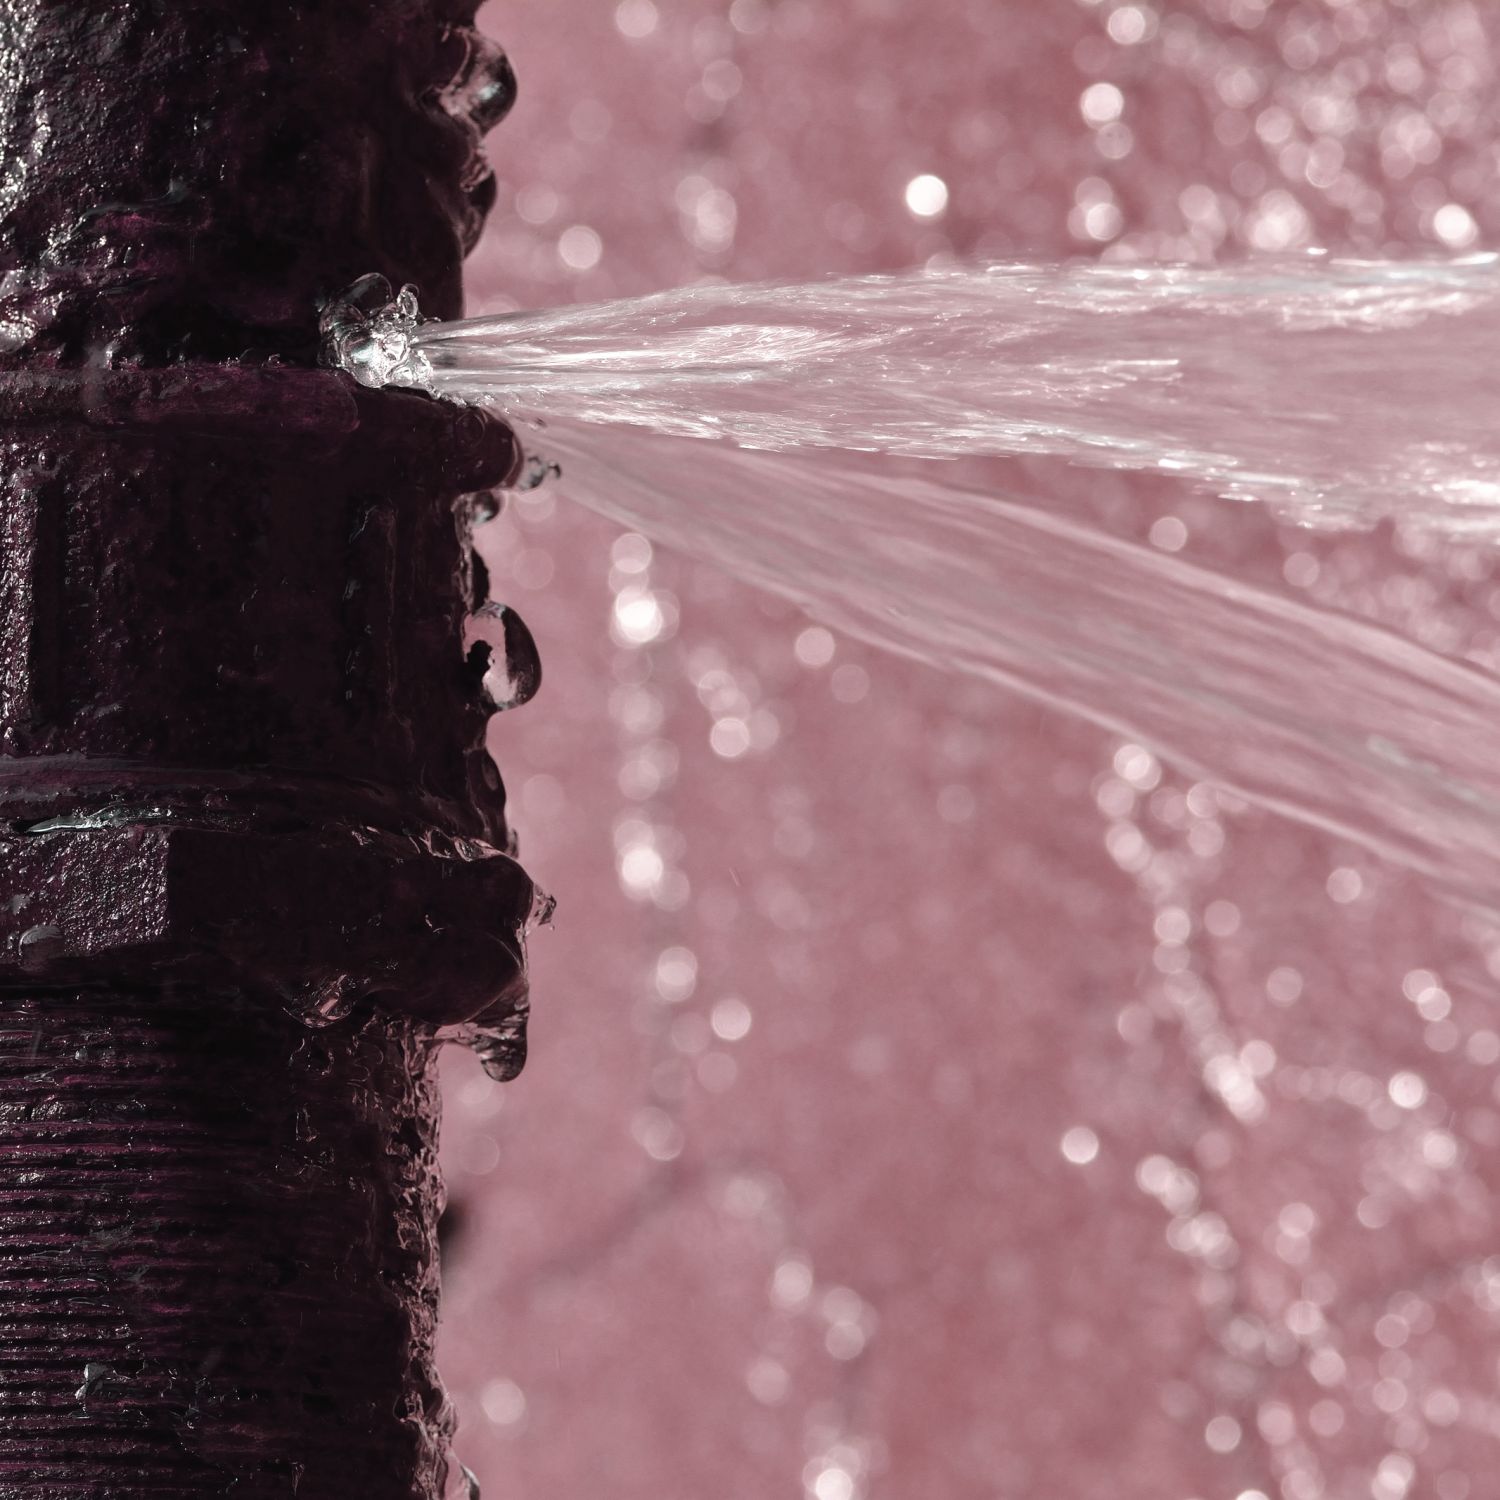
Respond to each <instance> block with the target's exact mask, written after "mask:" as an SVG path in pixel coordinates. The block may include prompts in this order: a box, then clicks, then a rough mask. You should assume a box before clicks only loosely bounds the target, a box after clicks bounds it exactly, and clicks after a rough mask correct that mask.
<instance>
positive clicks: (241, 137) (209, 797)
mask: <svg viewBox="0 0 1500 1500" xmlns="http://www.w3.org/2000/svg"><path fill="white" fill-rule="evenodd" d="M473 9H474V5H473V0H359V3H355V0H318V3H316V4H313V3H310V0H309V3H302V4H288V3H285V0H256V3H255V4H251V5H246V4H243V3H233V4H231V3H229V0H87V3H79V0H0V1497H10V1496H32V1495H36V1496H41V1495H45V1496H47V1497H49V1500H83V1497H88V1500H107V1497H122V1500H123V1497H126V1496H129V1497H132V1500H136V1497H154V1496H158V1495H162V1496H168V1495H170V1496H191V1497H198V1496H219V1495H232V1496H235V1497H237V1500H261V1497H272V1496H275V1497H284V1496H293V1495H295V1496H299V1497H302V1500H324V1497H327V1500H335V1497H337V1500H355V1497H358V1500H431V1497H435V1496H438V1495H441V1494H444V1493H445V1492H446V1493H448V1494H452V1493H454V1492H455V1489H454V1486H455V1483H456V1480H457V1474H456V1471H454V1470H453V1469H452V1468H451V1466H450V1464H449V1459H448V1453H447V1444H448V1437H449V1429H450V1426H451V1421H450V1417H449V1414H448V1408H447V1406H446V1403H445V1402H444V1400H443V1398H442V1395H441V1388H440V1386H439V1385H438V1384H437V1380H436V1376H435V1374H434V1372H433V1368H432V1358H431V1355H432V1336H433V1328H434V1322H435V1317H436V1272H435V1257H434V1229H435V1220H436V1214H437V1211H438V1208H439V1204H440V1197H441V1189H440V1185H439V1182H438V1179H437V1175H436V1168H435V1163H434V1139H435V1132H436V1093H435V1089H434V1085H433V1076H432V1066H431V1059H432V1052H433V1047H434V1045H435V1042H434V1037H435V1035H436V1033H437V1032H438V1030H439V1029H441V1028H444V1027H450V1028H456V1027H462V1026H463V1025H465V1024H467V1023H471V1022H473V1021H474V1019H475V1018H476V1017H478V1018H480V1019H481V1020H482V1021H483V1022H484V1023H485V1024H486V1025H488V1026H489V1027H490V1028H491V1029H492V1030H498V1031H501V1032H505V1033H511V1034H516V1035H517V1040H516V1041H515V1042H514V1043H513V1045H512V1056H511V1057H510V1059H509V1062H510V1065H511V1066H515V1065H518V1063H519V1060H520V1057H521V1056H522V1055H523V1054H524V1048H523V1044H522V1043H521V1041H520V1040H519V1026H520V1021H521V1019H522V1018H523V1017H524V1009H525V979H524V972H523V964H522V961H521V954H522V947H521V944H522V939H523V932H524V926H525V923H526V921H527V917H528V913H529V911H530V910H531V905H532V901H533V894H534V893H533V888H532V885H531V883H530V881H529V880H528V879H527V878H526V876H525V875H524V873H523V872H522V871H521V869H520V867H519V866H518V865H516V864H515V862H514V861H513V860H512V859H510V858H509V857H508V856H507V854H506V853H505V852H504V851H506V850H507V848H508V834H507V830H506V827H505V822H504V815H503V808H504V795H503V791H502V789H501V787H500V782H499V777H498V776H497V775H496V773H495V771H494V767H493V766H492V765H491V763H490V762H489V760H488V759H487V758H486V756H485V754H484V751H483V746H482V738H483V727H484V722H485V719H486V717H487V713H488V710H487V708H486V707H485V705H484V703H483V701H482V699H481V695H480V692H479V683H478V680H477V677H478V675H480V672H479V669H480V668H481V667H482V666H483V663H476V662H474V661H473V660H472V659H469V660H466V658H465V656H464V652H463V646H462V628H463V621H464V617H465V614H466V611H467V609H468V607H469V605H470V603H471V602H472V601H471V599H470V592H471V589H472V580H471V560H470V555H469V547H468V541H467V534H466V523H465V513H464V507H463V504H462V503H461V501H460V497H461V496H462V495H464V494H465V493H466V492H470V491H475V490H480V489H485V488H489V487H492V486H494V485H497V484H500V483H502V482H504V481H505V480H506V479H507V478H508V477H509V476H510V475H511V473H512V471H513V469H514V466H515V461H516V452H515V446H514V442H513V440H512V437H511V434H510V432H509V431H508V430H507V429H506V428H504V427H503V426H501V425H500V424H498V423H495V422H493V421H490V420H488V419H485V418H483V417H480V416H478V415H476V414H474V413H472V412H466V411H462V410H459V409H457V408H447V407H443V406H440V405H438V404H437V403H434V402H430V401H428V400H426V399H425V398H423V397H420V396H416V395H412V394H401V393H388V392H372V391H365V390H362V389H358V388H356V387H355V386H354V385H353V384H352V383H351V382H349V381H348V380H347V379H346V378H345V377H343V376H342V375H337V374H334V373H332V372H328V371H320V370H317V369H316V368H314V366H315V364H316V358H317V348H316V339H317V335H316V326H317V314H318V308H319V306H320V304H322V303H323V302H325V301H326V300H327V299H328V298H330V297H331V296H333V295H335V294H336V293H337V292H338V291H339V290H340V289H341V288H342V287H343V286H345V285H347V284H348V283H350V282H351V281H353V280H354V279H355V278H356V277H358V276H360V275H361V274H363V273H367V272H371V271H375V272H381V273H383V274H385V275H387V276H389V277H391V278H392V279H393V280H394V281H396V282H397V283H398V284H399V283H400V282H404V281H411V282H414V283H416V284H417V285H418V286H419V287H420V289H421V294H422V299H423V305H424V306H425V307H426V308H428V309H430V310H431V311H433V312H436V313H439V314H442V315H445V316H451V315H454V314H457V313H458V312H459V311H460V290H459V270H460V261H461V257H462V254H463V252H464V250H465V249H466V248H467V246H468V245H469V244H471V243H472V241H473V238H474V236H475V235H476V234H477V232H478V227H479V223H480V220H481V218H482V216H483V212H484V210H485V208H486V207H487V206H488V202H489V199H490V197H491V196H492V191H493V189H492V183H491V181H490V179H489V177H488V174H487V172H486V171H485V169H484V167H483V164H482V160H481V158H480V156H479V152H478V142H479V136H480V134H481V133H482V131H483V129H485V128H487V127H488V125H490V124H493V123H494V122H495V120H496V119H497V118H498V117H499V115H500V114H502V113H503V112H504V107H505V105H506V104H508V102H509V99H510V97H511V93H512V91H513V82H512V80H511V79H510V75H509V71H508V68H507V67H506V66H505V64H504V62H503V59H502V58H500V57H499V56H498V54H497V53H495V52H494V50H493V49H492V48H490V47H489V46H488V45H487V44H484V43H482V42H481V41H480V40H479V39H478V38H477V37H476V36H475V34H474V33H473V31H472V30H471V22H472V19H473Z"/></svg>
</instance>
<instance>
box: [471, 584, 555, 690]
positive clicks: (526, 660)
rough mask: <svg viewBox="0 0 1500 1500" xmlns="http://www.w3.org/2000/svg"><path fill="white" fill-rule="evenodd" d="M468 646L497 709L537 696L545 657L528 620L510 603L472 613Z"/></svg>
mask: <svg viewBox="0 0 1500 1500" xmlns="http://www.w3.org/2000/svg"><path fill="white" fill-rule="evenodd" d="M464 648H465V654H466V656H467V657H468V660H469V662H470V664H471V666H472V667H474V669H475V670H476V671H478V672H479V674H480V682H481V685H482V686H483V688H484V692H485V696H486V697H488V698H489V700H490V702H491V703H493V704H494V706H495V708H496V710H497V711H499V712H502V713H503V712H504V711H505V710H506V709H508V708H519V707H520V706H521V705H522V704H523V703H529V702H530V701H531V700H532V699H533V698H534V697H536V693H537V689H538V688H539V687H541V685H542V659H541V657H540V656H539V655H538V654H537V649H536V641H535V640H533V639H532V635H531V631H530V630H528V629H527V628H526V622H525V621H524V620H523V619H522V618H521V617H520V615H518V614H517V613H516V612H515V610H513V609H511V608H510V607H509V606H508V605H505V604H486V605H485V606H484V608H483V609H480V610H476V611H475V612H474V613H473V614H472V615H470V616H469V620H468V626H467V628H466V630H465V632H464Z"/></svg>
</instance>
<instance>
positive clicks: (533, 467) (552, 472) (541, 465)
mask: <svg viewBox="0 0 1500 1500" xmlns="http://www.w3.org/2000/svg"><path fill="white" fill-rule="evenodd" d="M561 478H562V465H561V464H557V463H553V462H552V461H551V460H550V459H546V458H542V457H540V456H538V455H535V454H534V455H532V457H530V458H528V459H527V460H526V467H525V468H524V469H523V470H522V471H521V477H520V478H519V479H518V480H516V483H515V486H514V487H515V488H516V489H518V490H520V491H522V492H523V493H524V492H525V491H527V490H539V489H541V487H542V486H543V485H544V484H546V482H547V481H548V480H549V479H561Z"/></svg>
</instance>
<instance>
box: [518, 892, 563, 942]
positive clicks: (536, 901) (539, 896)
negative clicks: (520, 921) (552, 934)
mask: <svg viewBox="0 0 1500 1500" xmlns="http://www.w3.org/2000/svg"><path fill="white" fill-rule="evenodd" d="M556 915H557V897H556V896H554V895H553V894H552V893H551V892H550V891H544V890H543V889H542V888H541V886H539V885H533V887H532V893H531V911H530V912H529V913H528V914H527V917H526V927H525V929H524V930H525V931H526V932H528V933H531V932H535V931H536V930H537V928H538V927H550V926H551V925H552V919H553V918H554V917H555V916H556Z"/></svg>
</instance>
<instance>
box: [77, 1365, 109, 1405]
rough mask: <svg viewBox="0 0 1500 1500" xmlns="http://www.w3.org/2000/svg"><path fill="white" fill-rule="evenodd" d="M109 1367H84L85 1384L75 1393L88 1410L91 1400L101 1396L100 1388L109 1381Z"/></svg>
mask: <svg viewBox="0 0 1500 1500" xmlns="http://www.w3.org/2000/svg"><path fill="white" fill-rule="evenodd" d="M109 1374H110V1370H109V1366H108V1365H105V1364H94V1363H89V1364H86V1365H85V1366H84V1367H83V1384H82V1385H81V1386H79V1387H78V1389H77V1390H76V1391H74V1392H73V1394H74V1396H75V1397H77V1399H78V1400H79V1401H80V1402H81V1403H82V1404H83V1406H84V1408H85V1409H87V1407H88V1404H89V1399H90V1398H91V1397H93V1396H97V1395H98V1394H99V1387H100V1386H101V1385H103V1384H104V1382H105V1381H106V1380H108V1379H109Z"/></svg>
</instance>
